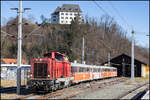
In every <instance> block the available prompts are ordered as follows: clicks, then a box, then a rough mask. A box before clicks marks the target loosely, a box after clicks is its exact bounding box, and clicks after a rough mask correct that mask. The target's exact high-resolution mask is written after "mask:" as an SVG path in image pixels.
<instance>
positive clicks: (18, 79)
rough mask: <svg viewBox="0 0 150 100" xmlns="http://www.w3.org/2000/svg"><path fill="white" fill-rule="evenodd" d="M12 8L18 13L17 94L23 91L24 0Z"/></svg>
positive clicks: (20, 0)
mask: <svg viewBox="0 0 150 100" xmlns="http://www.w3.org/2000/svg"><path fill="white" fill-rule="evenodd" d="M30 9H31V8H24V11H25V10H30ZM11 10H17V13H18V52H17V66H18V68H17V94H18V95H19V94H20V93H21V90H20V87H21V58H22V56H21V54H22V51H21V50H22V14H23V11H22V0H19V9H18V8H11Z"/></svg>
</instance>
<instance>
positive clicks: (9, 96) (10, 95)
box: [1, 94, 17, 99]
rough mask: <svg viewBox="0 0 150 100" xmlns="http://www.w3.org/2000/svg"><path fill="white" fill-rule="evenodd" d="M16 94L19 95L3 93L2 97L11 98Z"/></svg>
mask: <svg viewBox="0 0 150 100" xmlns="http://www.w3.org/2000/svg"><path fill="white" fill-rule="evenodd" d="M15 96H17V95H16V94H7V95H1V99H11V98H13V97H15Z"/></svg>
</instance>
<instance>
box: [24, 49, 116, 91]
mask: <svg viewBox="0 0 150 100" xmlns="http://www.w3.org/2000/svg"><path fill="white" fill-rule="evenodd" d="M116 76H117V69H116V68H114V67H108V66H96V65H87V64H79V63H71V62H69V60H68V57H67V56H66V55H64V54H61V53H59V52H50V53H45V54H44V55H43V57H42V58H34V59H32V61H31V73H30V78H29V79H28V80H27V87H28V88H30V89H32V90H33V91H36V92H38V91H39V92H40V91H54V90H57V89H62V88H65V87H68V86H70V85H72V84H76V83H80V82H85V81H92V80H97V79H103V78H108V77H116Z"/></svg>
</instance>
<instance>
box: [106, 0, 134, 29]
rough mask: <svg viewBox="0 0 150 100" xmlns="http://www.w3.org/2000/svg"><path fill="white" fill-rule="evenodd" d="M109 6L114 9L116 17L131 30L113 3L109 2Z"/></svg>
mask: <svg viewBox="0 0 150 100" xmlns="http://www.w3.org/2000/svg"><path fill="white" fill-rule="evenodd" d="M109 4H110V5H111V7H112V8H113V9H114V11H115V12H116V13H117V14H118V16H119V17H120V18H121V19H122V20H123V22H124V23H126V25H127V26H128V27H129V28H131V26H130V25H129V24H128V22H127V21H126V20H125V18H124V17H123V16H122V15H121V14H120V13H119V11H118V9H117V8H116V7H115V5H113V3H112V2H111V1H110V2H109Z"/></svg>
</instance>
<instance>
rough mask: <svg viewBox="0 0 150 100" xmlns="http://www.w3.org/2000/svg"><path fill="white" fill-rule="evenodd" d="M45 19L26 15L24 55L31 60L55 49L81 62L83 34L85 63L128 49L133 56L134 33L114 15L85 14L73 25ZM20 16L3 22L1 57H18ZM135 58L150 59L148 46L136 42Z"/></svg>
mask: <svg viewBox="0 0 150 100" xmlns="http://www.w3.org/2000/svg"><path fill="white" fill-rule="evenodd" d="M41 19H42V22H41V23H40V24H39V23H37V22H36V23H33V22H32V21H31V20H29V19H26V18H23V25H22V29H23V30H22V31H23V32H22V59H25V60H26V61H28V63H29V64H30V62H31V60H32V59H33V58H37V57H42V55H43V54H44V53H47V52H51V51H55V52H60V53H64V54H66V55H67V56H68V57H69V60H70V61H71V62H73V61H74V60H77V62H78V63H81V56H82V38H83V37H84V38H85V62H86V64H94V65H100V64H101V63H103V62H106V61H107V60H108V53H110V55H111V58H113V57H115V56H118V55H120V54H122V53H125V54H127V55H129V56H131V37H127V34H131V33H127V32H126V31H125V30H124V29H123V28H122V27H121V26H120V25H119V24H118V23H117V22H116V21H115V20H114V19H113V18H112V17H110V16H107V15H103V16H101V17H100V18H99V19H98V20H96V19H94V18H90V17H86V18H85V19H84V21H83V23H82V24H79V23H78V20H77V19H76V20H73V21H72V23H71V24H70V25H62V24H52V23H50V22H48V21H47V20H46V18H44V16H42V18H41ZM17 22H18V17H16V18H11V19H10V20H9V21H7V23H6V25H4V26H1V30H2V31H4V32H7V33H8V34H6V33H4V32H1V58H17V47H18V46H17V37H18V35H17V32H18V24H17ZM135 58H136V59H138V60H140V61H143V62H145V63H147V64H148V63H149V51H148V48H144V47H141V46H138V45H136V42H135Z"/></svg>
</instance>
